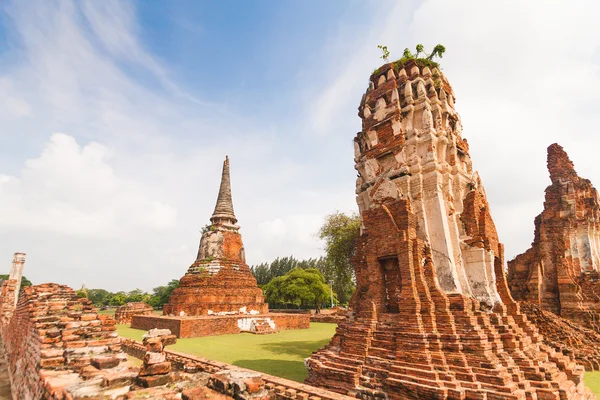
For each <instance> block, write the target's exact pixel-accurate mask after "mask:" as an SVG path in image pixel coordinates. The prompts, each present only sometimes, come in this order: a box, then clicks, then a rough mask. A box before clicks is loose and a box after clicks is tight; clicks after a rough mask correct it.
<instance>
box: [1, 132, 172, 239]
mask: <svg viewBox="0 0 600 400" xmlns="http://www.w3.org/2000/svg"><path fill="white" fill-rule="evenodd" d="M176 218H177V212H176V210H175V209H174V208H173V207H171V206H169V205H167V204H164V203H162V202H161V201H160V200H153V199H149V198H147V197H146V196H145V194H144V188H142V187H139V185H137V184H135V183H134V181H131V180H128V179H126V178H123V177H119V176H118V175H117V174H116V173H115V171H114V169H113V167H112V166H111V164H110V151H109V149H107V148H106V147H105V146H102V145H100V144H98V143H95V142H91V143H89V144H87V145H86V146H83V147H81V146H80V145H79V144H77V142H76V141H75V139H73V138H72V137H70V136H67V135H65V134H60V133H56V134H54V135H52V137H51V138H50V140H49V142H48V144H47V145H46V147H45V148H44V150H43V152H42V154H41V155H40V156H39V157H38V158H35V159H31V160H27V161H26V163H25V167H24V169H23V170H22V171H21V174H20V176H19V177H10V176H1V178H0V230H3V231H5V232H8V231H22V230H24V231H38V232H39V231H46V232H48V233H59V234H67V235H84V236H91V237H99V236H100V237H111V238H115V239H117V238H118V237H122V236H124V235H128V234H133V233H134V232H135V231H136V230H138V229H157V230H164V229H171V228H173V227H174V226H175V222H176Z"/></svg>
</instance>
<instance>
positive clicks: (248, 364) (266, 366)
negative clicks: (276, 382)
mask: <svg viewBox="0 0 600 400" xmlns="http://www.w3.org/2000/svg"><path fill="white" fill-rule="evenodd" d="M233 365H237V366H238V367H242V368H248V369H251V370H254V371H258V372H263V373H265V374H269V375H274V376H278V377H280V378H285V379H290V380H292V381H296V382H300V383H302V382H304V378H306V376H307V375H308V372H307V370H306V367H305V366H304V362H302V361H289V360H272V359H271V360H237V361H236V362H234V363H233Z"/></svg>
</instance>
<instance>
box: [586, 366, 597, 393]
mask: <svg viewBox="0 0 600 400" xmlns="http://www.w3.org/2000/svg"><path fill="white" fill-rule="evenodd" d="M584 382H585V386H587V387H589V388H590V390H591V391H592V392H594V394H595V395H596V397H599V395H600V372H599V371H594V372H586V373H585V378H584Z"/></svg>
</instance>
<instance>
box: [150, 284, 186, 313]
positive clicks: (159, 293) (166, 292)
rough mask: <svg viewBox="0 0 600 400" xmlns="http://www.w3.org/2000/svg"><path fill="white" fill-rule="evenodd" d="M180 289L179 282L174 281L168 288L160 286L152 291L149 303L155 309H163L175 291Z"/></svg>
mask: <svg viewBox="0 0 600 400" xmlns="http://www.w3.org/2000/svg"><path fill="white" fill-rule="evenodd" d="M178 287H179V280H177V279H173V280H171V282H169V283H168V284H167V286H158V287H155V288H154V289H153V290H152V296H151V298H150V300H148V301H147V303H148V304H150V305H151V306H152V307H154V308H162V306H164V305H165V304H167V302H168V301H169V297H171V293H173V290H175V289H176V288H178Z"/></svg>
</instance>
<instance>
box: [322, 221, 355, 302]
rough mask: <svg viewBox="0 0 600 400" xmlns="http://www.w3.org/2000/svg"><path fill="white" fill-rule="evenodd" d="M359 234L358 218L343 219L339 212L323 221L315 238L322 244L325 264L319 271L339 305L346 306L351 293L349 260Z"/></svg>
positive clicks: (352, 274)
mask: <svg viewBox="0 0 600 400" xmlns="http://www.w3.org/2000/svg"><path fill="white" fill-rule="evenodd" d="M359 231H360V217H359V215H358V214H356V213H352V214H350V215H346V214H344V213H341V212H339V211H336V212H335V213H333V214H330V215H328V216H326V217H325V221H324V223H323V225H322V226H321V229H320V230H319V238H320V239H323V240H324V241H325V253H326V257H325V262H324V263H323V264H321V267H320V269H321V271H322V272H323V275H324V276H325V278H326V279H327V281H328V282H332V283H333V290H334V292H335V293H336V294H337V298H338V299H339V301H340V303H342V304H346V303H347V302H348V301H350V297H351V296H352V293H354V288H355V285H354V267H353V266H352V262H351V259H352V256H354V251H355V248H356V239H357V238H358V235H359Z"/></svg>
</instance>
